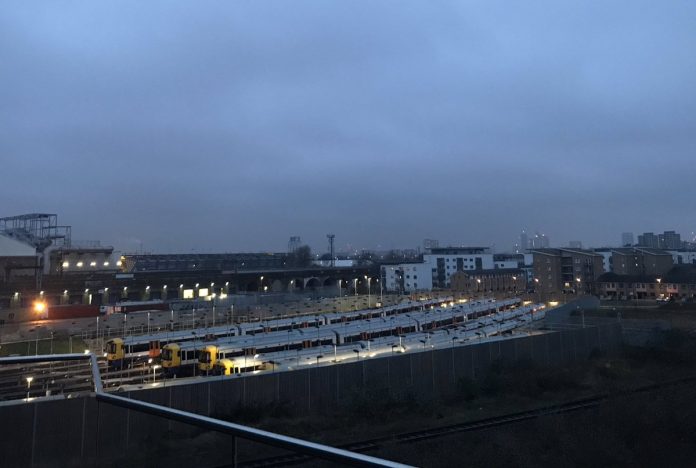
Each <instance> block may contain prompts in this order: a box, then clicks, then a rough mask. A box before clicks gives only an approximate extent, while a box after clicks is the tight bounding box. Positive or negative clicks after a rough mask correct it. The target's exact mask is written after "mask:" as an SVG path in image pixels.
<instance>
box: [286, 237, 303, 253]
mask: <svg viewBox="0 0 696 468" xmlns="http://www.w3.org/2000/svg"><path fill="white" fill-rule="evenodd" d="M301 246H302V239H300V236H292V237H291V238H290V240H289V241H288V252H289V253H293V252H296V251H297V249H299V248H300V247H301Z"/></svg>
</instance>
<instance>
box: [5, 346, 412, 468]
mask: <svg viewBox="0 0 696 468" xmlns="http://www.w3.org/2000/svg"><path fill="white" fill-rule="evenodd" d="M65 361H88V362H89V364H90V368H91V372H92V380H93V387H92V389H93V393H92V392H90V394H92V395H93V396H94V397H95V398H96V400H97V401H98V402H102V403H106V404H109V405H113V406H118V407H121V408H126V409H129V410H133V411H138V412H141V413H146V414H150V415H154V416H158V417H161V418H165V419H167V420H170V421H177V422H180V423H185V424H190V425H193V426H196V427H199V428H202V429H207V430H212V431H216V432H220V433H224V434H228V435H231V436H233V437H234V442H233V444H232V452H233V457H232V460H230V461H231V464H232V466H236V463H237V459H236V455H237V454H236V450H235V448H234V447H236V438H237V437H239V438H242V439H246V440H250V441H252V442H256V443H261V444H265V445H270V446H273V447H277V448H280V449H284V450H289V451H292V452H295V453H298V454H302V455H307V456H311V457H316V458H320V459H323V460H327V461H330V462H335V463H341V464H345V465H352V466H366V467H394V468H396V467H407V466H408V465H403V464H400V463H395V462H391V461H388V460H383V459H380V458H375V457H370V456H367V455H362V454H359V453H355V452H350V451H348V450H342V449H338V448H334V447H330V446H327V445H322V444H317V443H314V442H308V441H305V440H302V439H297V438H294V437H288V436H284V435H280V434H275V433H273V432H268V431H263V430H260V429H255V428H253V427H249V426H244V425H240V424H235V423H231V422H227V421H221V420H219V419H215V418H210V417H207V416H201V415H199V414H195V413H189V412H186V411H181V410H177V409H173V408H169V407H166V406H161V405H155V404H152V403H147V402H144V401H140V400H134V399H130V398H125V397H122V396H117V395H112V394H109V393H105V392H104V389H103V387H102V382H101V375H100V373H99V365H98V362H97V357H96V356H95V355H94V354H56V355H49V356H22V357H10V358H0V366H3V365H12V364H32V363H51V362H65ZM40 400H41V398H40V397H39V398H32V399H31V400H30V399H29V398H27V399H22V400H19V399H18V400H14V401H8V402H5V403H4V404H26V402H28V401H32V402H35V401H40Z"/></svg>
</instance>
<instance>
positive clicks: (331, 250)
mask: <svg viewBox="0 0 696 468" xmlns="http://www.w3.org/2000/svg"><path fill="white" fill-rule="evenodd" d="M326 237H327V238H328V239H329V254H330V255H331V267H335V266H336V257H335V256H334V239H335V238H336V234H327V235H326Z"/></svg>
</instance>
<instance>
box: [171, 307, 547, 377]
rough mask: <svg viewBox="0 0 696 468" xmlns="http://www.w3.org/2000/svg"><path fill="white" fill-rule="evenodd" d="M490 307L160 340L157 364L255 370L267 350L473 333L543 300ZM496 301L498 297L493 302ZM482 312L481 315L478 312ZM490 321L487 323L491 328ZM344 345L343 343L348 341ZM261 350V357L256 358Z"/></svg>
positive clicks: (207, 370)
mask: <svg viewBox="0 0 696 468" xmlns="http://www.w3.org/2000/svg"><path fill="white" fill-rule="evenodd" d="M510 302H511V303H509V304H505V305H504V306H503V307H504V308H505V309H504V310H502V311H498V312H496V309H495V308H491V307H490V306H489V305H475V306H473V307H464V306H459V307H457V306H455V307H453V308H450V309H447V308H436V309H432V310H427V311H420V312H411V313H408V314H404V315H400V316H396V317H390V318H377V319H372V320H366V321H361V322H356V323H346V324H343V325H339V326H336V325H329V326H324V327H318V328H317V329H316V330H311V329H299V330H292V331H288V332H287V333H286V334H287V335H288V336H287V337H286V336H284V335H286V334H283V333H278V332H273V333H269V334H267V335H264V336H261V337H255V336H251V337H248V336H247V337H239V338H236V339H234V338H233V339H231V340H224V339H223V340H218V341H217V342H213V343H208V344H206V345H204V346H201V345H200V344H199V345H196V343H188V344H185V345H180V344H177V343H171V344H168V345H165V347H164V352H163V356H162V366H163V368H164V369H165V371H166V373H168V374H174V375H191V374H193V373H195V372H196V371H199V372H200V373H202V374H213V375H219V374H224V375H229V374H231V373H241V372H247V371H252V370H255V369H257V368H259V367H261V366H263V364H264V363H265V362H266V363H267V362H269V360H271V359H272V357H274V356H272V355H277V356H284V357H289V356H290V352H291V351H298V352H299V351H301V350H307V349H314V348H321V347H326V346H335V347H336V348H350V349H352V348H353V347H354V345H355V344H356V343H357V342H359V343H360V345H361V346H363V347H364V344H365V343H368V344H367V346H368V347H369V343H370V342H375V341H379V340H380V339H382V338H388V337H391V338H393V337H395V336H398V337H404V338H405V337H407V336H408V335H409V334H414V333H417V332H429V333H432V332H434V331H437V330H442V329H445V328H450V327H457V328H458V329H459V330H460V331H461V333H462V334H466V333H469V332H470V334H471V335H472V336H473V335H474V334H475V333H476V331H478V330H482V329H486V330H487V331H486V332H485V333H483V334H484V335H486V336H487V335H489V334H491V333H503V332H506V331H510V330H512V329H514V328H517V327H519V326H520V323H519V322H521V321H528V320H527V319H528V318H529V317H530V316H531V317H532V318H533V313H534V312H536V311H538V310H539V309H541V308H542V307H543V306H538V305H528V306H523V307H515V308H512V309H507V307H508V306H511V305H514V304H512V302H513V301H510ZM499 304H500V303H499ZM482 313H486V315H484V316H482ZM491 327H492V328H491ZM348 345H349V346H348ZM260 356H263V358H262V359H259V358H260Z"/></svg>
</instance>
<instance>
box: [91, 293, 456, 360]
mask: <svg viewBox="0 0 696 468" xmlns="http://www.w3.org/2000/svg"><path fill="white" fill-rule="evenodd" d="M447 304H454V302H453V298H452V297H445V298H439V299H429V300H426V301H407V302H403V303H401V304H397V305H393V306H389V307H383V308H379V309H366V310H359V311H355V312H345V313H327V314H323V315H315V316H303V317H294V318H283V319H271V320H264V321H258V322H250V323H242V324H238V325H229V324H224V325H218V326H215V327H207V328H198V329H195V330H177V331H159V332H156V333H151V334H147V335H133V336H128V337H124V338H113V339H110V340H108V341H107V342H106V343H105V352H106V357H107V361H108V363H109V367H110V368H113V367H121V366H122V365H123V364H125V360H129V361H137V360H138V359H143V358H144V359H157V358H159V357H160V354H161V352H162V346H164V345H166V344H167V343H186V342H198V343H200V342H201V341H205V342H209V341H214V340H217V339H221V338H231V337H234V336H243V335H257V334H262V333H271V332H277V331H287V330H297V329H303V328H316V327H317V326H323V325H331V324H337V323H347V322H355V321H360V320H368V319H374V318H378V317H389V316H394V315H399V314H405V313H409V312H412V311H416V310H423V309H430V308H434V307H441V306H446V305H447Z"/></svg>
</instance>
